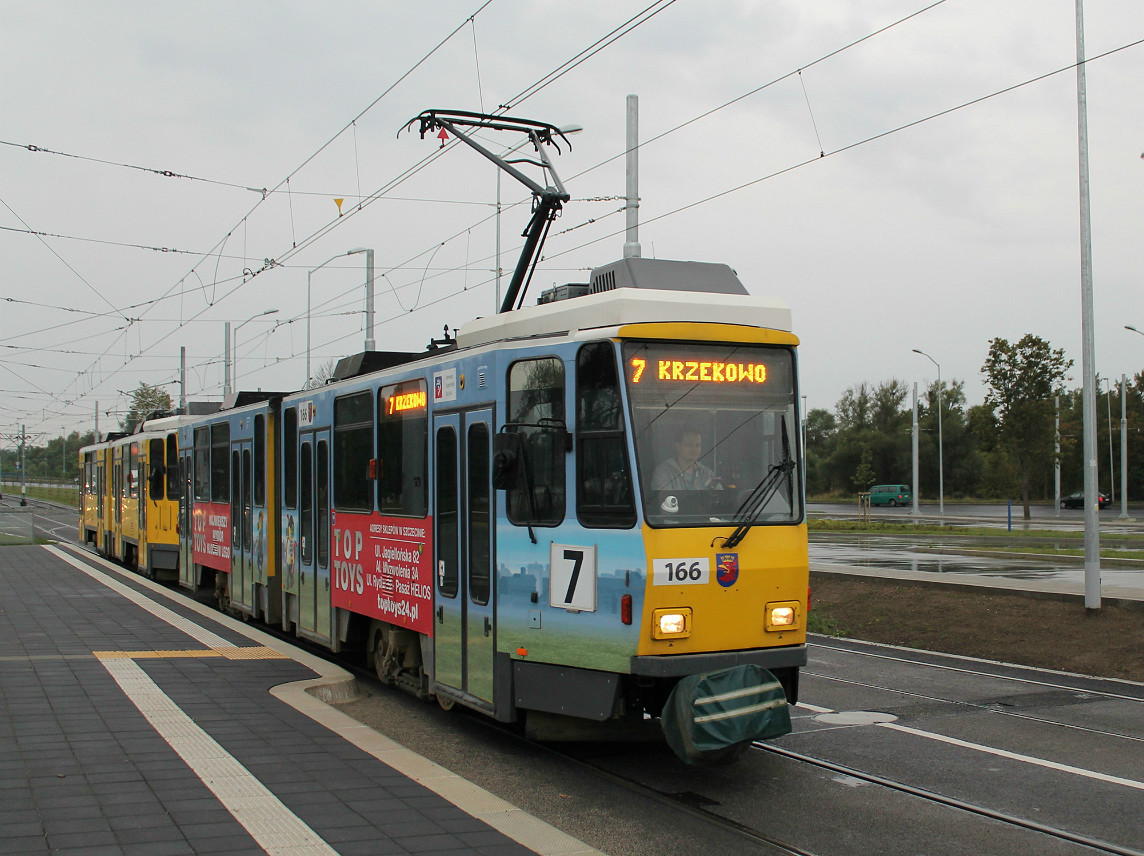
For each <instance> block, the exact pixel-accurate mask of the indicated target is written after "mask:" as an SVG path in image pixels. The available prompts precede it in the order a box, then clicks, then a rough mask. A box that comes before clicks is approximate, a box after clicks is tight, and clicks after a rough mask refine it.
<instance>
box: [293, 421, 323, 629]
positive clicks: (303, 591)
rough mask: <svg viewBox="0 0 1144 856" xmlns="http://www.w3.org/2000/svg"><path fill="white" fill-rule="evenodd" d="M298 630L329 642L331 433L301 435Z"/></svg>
mask: <svg viewBox="0 0 1144 856" xmlns="http://www.w3.org/2000/svg"><path fill="white" fill-rule="evenodd" d="M298 493H299V496H298V530H299V532H298V547H299V553H300V556H299V571H300V573H299V578H298V585H299V593H298V594H299V596H298V626H299V628H300V629H301V630H302V631H303V632H305V633H307V634H309V635H311V636H317V637H319V638H321V639H324V640H329V638H330V432H329V429H325V430H322V431H307V432H305V433H303V434H302V443H301V446H300V448H299V455H298Z"/></svg>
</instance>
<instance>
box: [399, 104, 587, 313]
mask: <svg viewBox="0 0 1144 856" xmlns="http://www.w3.org/2000/svg"><path fill="white" fill-rule="evenodd" d="M415 122H419V123H420V134H421V138H422V139H424V138H425V134H426V133H427V132H430V131H445V132H447V133H450V134H452V135H453V136H454V137H456V138H457V139H458V140H460V141H461V142H463V143H464V144H465V145H467V146H469V147H470V148H472V149H474V150H475V151H477V152H479V153H480V154H482V155H484V157H486V158H487V159H488V160H490V161H492V162H493V164H495V165H496V166H497V168H498V169H502V170H504V171H505V172H507V173H508V174H509V175H511V176H512V177H513V178H515V179H516V180H517V181H519V182H520V183H521V184H523V185H524V186H525V187H527V188H528V189H529V190H530V191H532V196H533V210H532V219H530V220H529V222H528V226H527V227H526V228H525V230H524V232H523V233H521V234H522V236H523V237H524V238H525V242H524V247H523V248H522V249H521V252H520V259H519V260H518V261H517V263H516V269H515V270H514V271H513V274H512V281H511V282H510V283H509V286H508V291H507V292H505V296H504V301H503V302H502V303H501V306H500V310H499V312H511V311H512V310H513V309H517V308H519V307H520V305H521V304H522V303H523V302H524V294H525V292H526V291H527V290H528V285H529V283H530V282H532V275H533V273H534V272H535V270H536V263H537V262H538V261H539V259H540V251H541V249H542V248H543V246H544V239H545V238H546V237H547V236H548V230H549V228H550V227H551V225H552V221H553V220H555V219H556V217H557V215H559V213H560V210H561V208H563V206H564V203H565V202H567V201H568V200H569V199H570V198H571V197H570V196H569V194H568V191H566V190H565V189H564V184H563V182H561V181H560V176H559V175H557V174H556V168H555V167H554V166H553V165H552V161H550V160H549V159H548V155H547V153H546V152H545V151H544V146H555V147H556V150H557V151H560V146H559V145H558V144H557V142H556V141H555V140H554V139H553V135H554V134H555V135H556V136H558V137H559V138H560V139H562V140H564V142H565V143H566V144H567V145H568V149H569V150H571V149H572V144H571V143H569V142H568V138H567V137H566V136H564V132H563V131H561V130H560V129H559V128H557V127H556V126H554V125H549V124H547V123H546V122H534V121H532V120H530V119H514V118H512V117H510V116H493V115H490V114H487V113H470V112H468V111H465V110H426V111H425V112H424V113H422V114H421V115H419V116H417V117H415V118H413V119H411V120H409V122H408V123H407V124H406V125H405V127H406V128H410V127H412V126H413V124H414V123H415ZM459 127H465V128H485V129H488V130H491V131H517V132H520V133H524V134H527V135H528V138H529V139H530V140H531V141H532V145H533V147H534V148H535V149H536V153H537V156H538V157H539V158H540V162H539V163H537V162H536V161H532V160H528V159H527V158H521V159H515V160H511V161H507V160H505V159H504V158H502V157H500V156H499V155H496V154H494V153H493V152H491V151H489V150H488V149H486V148H485V147H484V146H483V145H481V144H480V143H478V142H477V141H476V140H474V139H473V138H472V137H471V136H469V135H468V134H466V133H464V132H463V131H460V130H458V128H459ZM441 144H442V146H443V145H444V141H442V143H441ZM517 163H527V164H532V165H533V166H538V167H540V168H541V169H542V170H544V172H545V173H546V174H547V175H548V177H549V178H550V179H551V181H552V184H551V185H549V186H548V187H544V186H542V185H540V184H539V183H538V182H536V181H534V180H533V179H531V178H529V177H528V176H527V175H525V174H524V173H523V172H521V171H520V170H518V169H517V168H516V167H515V166H513V164H517Z"/></svg>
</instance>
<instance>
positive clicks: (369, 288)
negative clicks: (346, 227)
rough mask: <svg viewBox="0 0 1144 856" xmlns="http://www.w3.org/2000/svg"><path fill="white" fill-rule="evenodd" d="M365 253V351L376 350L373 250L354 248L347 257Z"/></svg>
mask: <svg viewBox="0 0 1144 856" xmlns="http://www.w3.org/2000/svg"><path fill="white" fill-rule="evenodd" d="M354 253H365V349H366V350H367V351H372V350H374V347H375V345H376V342H375V341H374V338H373V250H371V249H370V248H368V247H354V248H353V249H352V250H350V251H349V252H348V253H347V254H346V255H352V254H354Z"/></svg>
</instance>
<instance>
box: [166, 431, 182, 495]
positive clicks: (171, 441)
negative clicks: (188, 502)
mask: <svg viewBox="0 0 1144 856" xmlns="http://www.w3.org/2000/svg"><path fill="white" fill-rule="evenodd" d="M179 482H180V478H179V435H178V434H175V433H171V434H168V435H167V499H170V500H172V501H174V500H176V499H178V498H179Z"/></svg>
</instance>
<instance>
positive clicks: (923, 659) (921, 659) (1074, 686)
mask: <svg viewBox="0 0 1144 856" xmlns="http://www.w3.org/2000/svg"><path fill="white" fill-rule="evenodd" d="M808 636H809V637H811V638H810V640H809V644H810V647H811V649H812V653H813V649H821V650H825V651H836V652H838V653H842V654H855V655H857V656H861V657H870V658H873V659H880V660H887V661H891V662H895V663H905V664H907V665H912V666H923V667H927V668H931V669H940V670H943V671H949V672H957V673H960V674H965V675H971V676H974V677H984V678H994V679H997V680H1004V681H1012V682H1014V683H1021V684H1032V685H1034V686H1041V687H1045V688H1047V689H1058V690H1070V691H1078V692H1085V693H1090V694H1093V695H1101V696H1103V697H1105V698H1109V699H1117V700H1122V701H1137V702H1144V684H1139V683H1135V682H1132V681H1125V680H1122V679H1120V678H1097V677H1090V676H1088V675H1076V674H1071V673H1068V672H1053V671H1051V670H1048V669H1036V668H1034V667H1031V666H1020V665H1016V664H1010V663H999V662H994V661H989V660H980V661H975V660H974V658H972V657H965V656H962V655H959V654H943V653H940V652H933V651H918V650H916V649H911V648H898V647H896V646H894V645H885V644H882V643H877V642H860V641H857V640H855V641H854V644H853V646H845V645H829V644H825V643H824V642H823V641H822V640H824V639H830V638H831V637H827V636H817V637H816V636H815V635H814V634H808ZM873 648H883V649H887V650H890V651H895V652H901V653H902V654H912V655H914V656H912V657H907V656H898V655H897V654H893V655H892V654H883V653H880V652H879V651H875V650H871V649H873ZM919 655H920V656H919ZM939 659H948V660H951V661H957V662H958V663H972V662H980V663H981V665H982V666H985V665H989V666H991V667H992V668H990V669H985V668H981V669H971V668H967V667H966V666H964V665H951V664H950V663H943V662H938V660H939ZM1015 670H1020V671H1023V672H1030V671H1036V672H1041V673H1044V674H1051V675H1055V676H1056V677H1058V678H1059V679H1060V682H1058V683H1053V682H1051V681H1045V680H1038V679H1034V678H1027V677H1022V676H1020V675H1017V674H1007V672H1008V671H1015ZM803 674H809V673H808V672H806V671H805V669H804V670H803ZM1065 679H1070V680H1071V681H1072V683H1065V682H1064V680H1065ZM1098 683H1099V684H1117V685H1119V686H1121V687H1124V692H1118V693H1114V692H1110V691H1108V690H1104V689H1099V688H1097V687H1096V684H1098Z"/></svg>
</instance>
